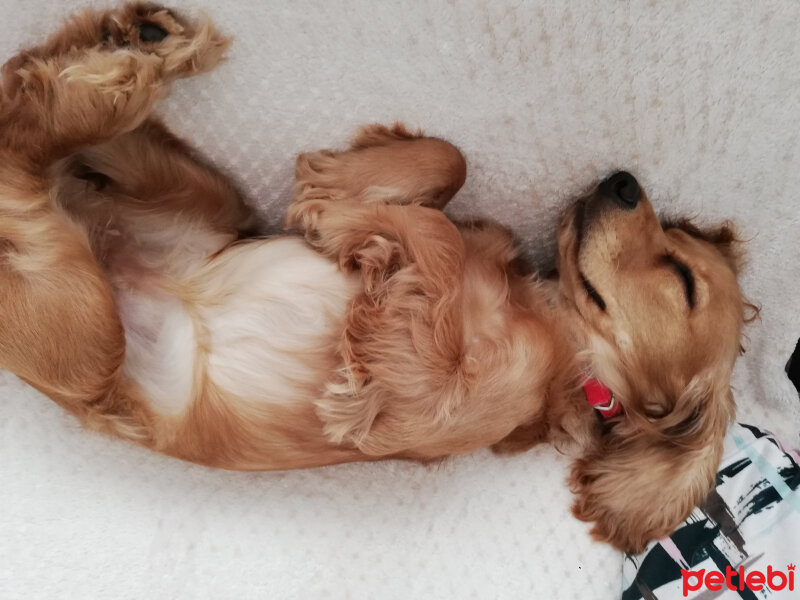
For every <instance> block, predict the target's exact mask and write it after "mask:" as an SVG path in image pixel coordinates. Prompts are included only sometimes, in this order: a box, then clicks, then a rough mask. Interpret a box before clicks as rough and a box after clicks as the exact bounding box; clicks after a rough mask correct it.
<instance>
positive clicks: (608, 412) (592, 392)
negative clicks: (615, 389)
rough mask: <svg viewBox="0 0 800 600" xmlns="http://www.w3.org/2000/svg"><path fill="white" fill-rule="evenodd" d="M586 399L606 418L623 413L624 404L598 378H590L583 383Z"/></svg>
mask: <svg viewBox="0 0 800 600" xmlns="http://www.w3.org/2000/svg"><path fill="white" fill-rule="evenodd" d="M583 392H584V393H585V394H586V401H587V402H588V403H589V404H591V405H592V407H593V408H594V409H595V410H596V411H597V412H599V413H600V414H601V415H602V416H603V418H604V419H610V418H611V417H616V416H617V415H621V414H622V405H621V404H620V403H619V402H618V401H617V399H616V398H614V394H612V393H611V390H609V389H608V388H607V387H606V386H604V385H603V384H602V383H600V381H599V380H598V379H589V380H587V381H586V383H584V384H583Z"/></svg>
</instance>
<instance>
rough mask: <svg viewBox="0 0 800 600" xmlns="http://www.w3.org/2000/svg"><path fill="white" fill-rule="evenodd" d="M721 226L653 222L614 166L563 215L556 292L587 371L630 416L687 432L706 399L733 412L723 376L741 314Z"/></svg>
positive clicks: (642, 197) (731, 255)
mask: <svg viewBox="0 0 800 600" xmlns="http://www.w3.org/2000/svg"><path fill="white" fill-rule="evenodd" d="M734 243H735V240H734V235H733V231H732V228H731V227H730V226H729V225H724V226H722V227H720V228H718V229H716V230H714V231H707V232H702V231H700V230H699V229H697V228H695V227H692V226H690V225H689V224H688V223H677V224H672V225H662V224H661V223H660V222H659V220H658V218H657V217H656V214H655V212H654V211H653V207H652V206H651V204H650V201H649V200H648V199H647V196H646V194H645V193H644V191H643V190H642V189H641V187H640V186H639V184H638V182H637V181H636V179H634V178H633V176H631V175H630V174H628V173H617V174H615V175H613V176H612V177H610V178H609V179H607V180H605V181H603V182H602V183H601V184H600V185H599V186H597V188H596V190H595V191H594V192H593V193H591V194H590V195H589V196H587V197H586V198H584V199H583V200H581V201H579V202H578V203H577V204H576V205H575V206H573V207H572V209H571V210H570V211H569V213H568V214H567V216H566V218H565V220H564V222H563V223H562V226H561V230H560V232H559V259H560V271H561V279H560V281H561V289H562V291H563V293H564V295H565V296H566V297H567V298H568V300H569V304H570V305H571V306H572V307H573V308H574V310H575V312H576V313H577V314H578V315H579V321H580V323H581V325H582V327H581V329H582V330H583V333H584V334H585V336H586V347H587V349H588V350H589V357H588V360H589V362H590V364H591V369H592V370H593V371H594V373H595V375H596V376H597V377H598V378H599V379H600V380H601V381H603V382H604V383H605V384H606V385H607V386H608V387H609V388H610V389H612V391H613V392H614V393H615V394H616V395H617V397H618V399H619V400H620V401H621V402H622V403H623V405H624V406H625V408H626V410H627V411H628V412H629V413H633V416H634V418H635V417H637V416H641V417H643V418H645V419H646V420H647V422H649V423H652V424H655V425H656V426H658V427H659V428H660V429H662V430H664V429H672V428H676V427H678V428H683V429H686V430H687V431H686V433H689V430H691V429H693V428H695V427H697V425H698V424H697V423H696V421H697V420H698V419H701V418H703V416H704V415H701V414H700V413H701V412H703V411H704V410H705V409H706V408H712V409H713V407H711V406H707V404H708V403H713V402H714V399H712V398H710V396H718V395H720V394H721V395H722V396H723V398H720V399H718V400H720V402H718V404H720V406H718V407H717V408H719V409H725V410H724V412H725V413H726V414H725V415H724V416H725V417H726V420H727V419H729V418H730V417H731V416H732V412H731V411H732V404H730V401H729V396H730V394H729V379H730V373H731V370H732V367H733V363H734V360H735V359H736V355H737V354H738V352H739V348H740V346H739V338H740V334H741V328H742V323H743V321H744V309H745V302H744V300H743V298H742V294H741V292H740V290H739V285H738V282H737V278H736V275H737V273H736V271H737V256H736V254H735V248H734Z"/></svg>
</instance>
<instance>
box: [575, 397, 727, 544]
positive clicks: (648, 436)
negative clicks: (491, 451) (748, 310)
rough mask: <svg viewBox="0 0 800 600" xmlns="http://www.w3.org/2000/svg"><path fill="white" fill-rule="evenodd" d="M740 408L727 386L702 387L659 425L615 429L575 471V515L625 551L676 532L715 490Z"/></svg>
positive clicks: (630, 424)
mask: <svg viewBox="0 0 800 600" xmlns="http://www.w3.org/2000/svg"><path fill="white" fill-rule="evenodd" d="M732 406H733V398H732V396H731V393H730V389H729V388H728V387H727V386H720V387H718V388H717V389H713V388H709V387H706V386H702V385H699V384H698V385H696V386H695V387H694V388H692V387H691V386H690V389H688V390H687V392H686V394H685V398H682V399H680V400H678V401H677V402H676V405H675V409H674V410H673V411H672V412H671V413H669V414H668V415H665V416H664V417H663V418H661V419H658V420H657V421H659V423H658V424H657V425H655V426H654V427H650V428H641V427H639V426H638V424H637V423H636V422H635V421H630V422H623V423H620V424H619V425H617V426H616V427H614V428H613V429H612V430H611V431H609V432H608V433H607V434H606V435H605V436H604V437H603V438H601V440H600V441H599V442H598V444H597V446H596V447H595V448H594V449H592V450H590V451H589V452H588V453H587V454H586V455H585V456H584V457H583V458H581V459H580V460H578V461H576V462H575V463H574V464H573V466H572V473H571V476H570V485H571V487H572V490H573V491H574V492H575V493H576V494H577V496H578V497H577V499H576V501H575V503H574V505H573V507H572V512H573V514H574V515H575V516H576V517H577V518H579V519H581V520H583V521H590V522H594V523H595V525H594V527H593V529H592V535H593V536H594V537H595V538H596V539H598V540H600V541H604V542H608V543H610V544H611V545H613V546H614V547H616V548H618V549H620V550H623V551H625V552H641V551H642V550H643V549H644V548H645V546H646V545H647V543H648V542H649V541H651V540H655V539H659V538H661V537H664V536H666V535H669V534H670V533H671V532H672V531H673V530H674V529H675V528H676V527H677V526H678V525H679V524H680V523H681V521H683V520H684V519H685V518H686V517H687V516H688V515H689V514H690V513H691V511H692V509H693V508H694V507H695V506H697V505H698V504H699V503H700V502H702V501H703V500H704V499H705V497H706V495H707V494H708V492H709V491H710V490H711V488H712V486H713V482H714V476H715V473H716V469H717V466H718V464H719V460H720V457H721V453H722V442H723V438H724V436H725V431H726V429H727V426H728V423H729V422H730V419H731V416H732V414H733V409H732Z"/></svg>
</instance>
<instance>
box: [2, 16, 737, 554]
mask: <svg viewBox="0 0 800 600" xmlns="http://www.w3.org/2000/svg"><path fill="white" fill-rule="evenodd" d="M228 44H229V40H228V38H226V37H225V36H223V35H221V34H220V33H219V32H218V31H217V30H216V29H215V28H214V26H213V25H212V24H211V23H210V22H209V21H204V22H191V21H189V20H187V19H185V18H183V17H181V16H180V15H178V14H177V13H176V12H174V11H171V10H168V9H165V8H162V7H159V6H156V5H152V4H143V3H134V4H128V5H125V6H123V7H122V8H120V9H116V10H111V11H94V12H85V13H82V14H80V15H78V16H76V17H74V18H73V19H72V20H71V21H69V22H68V23H67V24H66V25H65V26H64V27H63V28H62V29H61V30H60V31H59V32H57V33H56V34H55V35H54V36H52V37H51V38H50V39H49V40H48V41H47V42H45V43H44V44H43V45H41V46H38V47H36V48H33V49H30V50H27V51H23V52H21V53H20V54H19V55H18V56H16V57H14V58H12V59H11V60H10V61H9V62H8V63H7V64H6V65H5V66H4V67H3V70H2V92H1V93H2V95H1V96H0V217H1V218H0V247H1V248H2V254H0V366H1V367H2V368H5V369H8V370H10V371H13V372H14V373H16V374H17V375H18V376H19V377H20V378H22V379H23V380H25V381H26V382H28V383H30V384H31V385H32V386H34V387H36V388H37V389H39V390H41V391H42V392H43V393H45V394H46V395H48V396H49V397H51V398H52V399H53V400H55V401H56V402H57V403H59V404H60V405H61V406H63V407H64V408H65V409H67V410H68V411H70V412H71V413H72V414H74V415H76V416H77V417H78V418H79V419H80V420H81V421H82V422H83V423H84V424H85V425H86V426H87V427H89V428H92V429H95V430H98V431H103V432H106V433H110V434H113V435H116V436H118V437H121V438H125V439H128V440H132V441H134V442H136V443H138V444H141V445H143V446H145V447H148V448H150V449H152V450H155V451H158V452H161V453H164V454H166V455H170V456H173V457H177V458H180V459H184V460H189V461H193V462H196V463H200V464H204V465H208V466H213V467H221V468H226V469H237V470H269V469H291V468H304V467H312V466H319V465H326V464H333V463H342V462H349V461H364V460H379V459H387V458H401V459H413V460H421V461H427V460H433V459H437V458H440V457H444V456H448V455H452V454H456V453H463V452H470V451H473V450H475V449H478V448H483V447H486V446H491V447H492V448H493V449H494V450H495V451H497V452H518V451H522V450H525V449H527V448H530V447H532V446H533V445H535V444H537V443H540V442H544V441H550V442H553V443H555V444H557V445H559V446H561V445H572V446H574V447H575V448H577V451H578V452H579V453H581V454H582V456H581V458H580V459H579V460H577V461H576V463H575V465H574V467H573V472H572V475H571V483H572V485H573V487H574V489H575V491H576V493H577V494H578V499H577V501H576V505H575V507H574V512H575V514H576V515H577V516H578V517H579V518H582V519H585V520H590V521H595V522H596V526H595V529H594V534H595V535H596V537H598V539H603V540H605V541H608V542H610V543H612V544H614V545H615V546H617V547H619V548H623V549H626V550H637V549H640V548H641V547H642V546H643V545H644V543H645V542H646V541H647V540H649V539H652V538H653V537H657V536H661V535H665V534H667V533H669V531H670V530H671V529H672V528H673V527H674V526H676V525H677V524H678V523H679V522H680V520H681V519H682V518H683V517H685V516H686V514H688V511H689V510H690V509H691V506H693V505H694V503H695V502H696V501H697V500H698V499H700V498H701V497H702V496H703V494H704V493H705V492H706V491H707V490H708V489H709V488H710V485H711V482H712V478H713V473H714V469H715V468H716V465H717V462H718V458H719V452H720V448H721V443H722V436H723V434H724V431H725V427H726V426H727V424H728V422H729V421H730V420H731V418H732V416H733V412H734V405H733V401H732V398H731V393H730V386H729V379H730V374H731V369H732V365H733V362H734V360H735V357H736V353H737V351H738V348H739V337H740V330H741V326H742V323H743V321H744V308H745V300H744V299H743V297H742V295H741V292H740V291H739V287H738V284H737V280H736V257H735V251H734V241H733V240H734V238H733V234H732V231H731V229H730V228H728V227H723V228H720V229H719V230H717V231H715V232H701V231H699V230H697V229H694V228H693V227H691V226H689V225H688V224H677V225H675V226H668V227H662V226H661V224H660V223H659V221H658V219H657V218H656V215H655V213H654V211H653V209H652V206H651V205H650V203H649V201H648V199H647V197H646V195H645V194H644V192H643V191H642V190H641V189H640V187H639V185H638V183H637V182H636V180H635V179H634V178H633V177H632V176H630V175H628V174H626V173H620V174H617V175H615V176H613V177H611V178H609V179H608V180H606V181H604V182H603V183H601V184H600V185H599V186H598V187H597V188H596V189H595V190H594V191H592V192H591V193H589V194H588V195H587V196H586V197H585V198H584V199H583V200H582V201H581V202H580V203H579V204H577V205H575V206H574V207H573V208H572V209H570V211H568V213H567V215H566V217H565V220H564V222H563V224H562V227H561V229H560V231H559V235H558V246H559V255H560V259H559V262H560V265H559V269H560V274H559V277H558V278H557V279H551V280H545V279H541V278H539V277H537V276H536V275H535V274H534V273H533V272H531V270H530V269H529V268H528V267H527V266H526V265H525V264H524V262H523V261H522V260H521V259H520V257H519V250H518V248H517V245H516V243H515V241H514V238H513V237H512V235H511V234H510V233H509V232H508V231H507V230H506V229H504V228H503V227H501V226H500V225H498V224H495V223H492V222H489V221H474V222H465V223H455V222H453V221H451V220H449V219H448V218H447V217H446V216H445V215H444V213H443V212H442V210H441V209H442V208H443V207H444V206H445V205H446V204H447V202H448V201H449V200H450V199H451V198H452V197H453V195H454V194H455V193H456V192H457V191H458V190H459V189H460V187H461V186H462V184H463V183H464V180H465V177H466V162H465V160H464V157H463V156H462V155H461V153H460V151H459V150H458V149H457V148H456V147H455V146H453V145H452V144H449V143H448V142H445V141H443V140H439V139H436V138H430V137H425V136H423V135H422V133H420V132H412V131H409V130H408V129H406V128H405V127H404V126H402V125H394V126H391V127H386V126H380V125H374V126H369V127H366V128H364V129H363V130H362V131H361V132H360V133H359V134H358V135H357V136H356V138H355V139H354V140H353V142H352V143H351V145H350V147H349V148H348V149H347V150H345V151H341V152H334V151H319V152H312V153H307V154H302V155H300V156H299V158H298V160H297V167H296V178H297V182H296V186H295V193H294V198H293V200H292V203H291V205H290V206H289V208H288V212H287V220H286V222H287V226H289V227H292V228H295V229H296V231H297V233H295V234H290V235H284V236H278V237H274V238H271V239H262V238H257V237H251V236H249V234H248V232H249V231H250V230H251V229H252V227H253V220H252V215H251V214H250V211H249V210H248V209H247V207H246V205H245V204H244V202H243V201H242V199H241V198H240V197H239V195H238V194H237V193H236V191H235V188H234V186H233V185H232V184H231V183H230V182H229V181H228V180H227V179H226V178H225V177H224V176H222V175H221V174H220V173H219V172H217V171H216V170H215V169H214V168H213V167H211V166H210V165H207V164H205V162H204V161H203V160H202V158H200V157H198V156H197V154H196V153H195V152H194V151H193V150H192V148H191V147H190V146H188V145H187V144H186V143H185V142H183V141H181V140H179V139H178V138H176V137H175V136H174V135H172V134H171V133H170V132H169V131H168V130H167V128H166V127H165V126H164V125H163V124H161V123H160V122H158V121H157V120H156V119H154V118H153V117H152V115H151V109H152V107H153V105H154V104H155V102H156V101H157V100H158V99H159V98H160V97H162V96H163V95H164V93H165V92H166V91H167V89H168V87H169V85H170V84H171V82H172V81H174V80H176V79H178V78H181V77H186V76H190V75H194V74H198V73H202V72H205V71H208V70H210V69H211V68H213V67H214V66H216V64H218V63H219V61H220V60H221V59H222V57H223V54H224V51H225V49H226V48H227V46H228ZM589 377H591V378H596V379H598V380H600V381H602V382H603V383H604V384H605V385H606V386H607V387H608V388H609V389H610V390H612V391H613V394H614V398H615V400H616V401H618V402H619V403H620V404H621V405H622V406H623V407H624V411H625V416H624V417H623V418H619V417H617V418H615V419H612V420H611V421H609V422H607V423H604V424H601V423H599V421H598V419H597V417H596V415H595V413H594V411H593V409H592V408H591V407H590V406H589V404H588V403H587V402H586V401H585V399H584V398H583V391H582V390H581V384H582V383H583V381H584V380H585V379H587V378H589Z"/></svg>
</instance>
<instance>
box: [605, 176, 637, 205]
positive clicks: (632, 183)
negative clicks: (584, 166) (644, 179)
mask: <svg viewBox="0 0 800 600" xmlns="http://www.w3.org/2000/svg"><path fill="white" fill-rule="evenodd" d="M597 191H598V192H600V194H602V195H603V196H607V197H609V198H611V199H613V200H614V202H616V203H617V205H618V206H619V207H620V208H624V209H626V210H631V209H634V208H636V205H637V204H639V199H640V198H641V197H642V190H641V188H640V187H639V182H638V181H636V178H635V177H634V176H633V175H631V174H630V173H626V172H625V171H620V172H619V173H614V174H613V175H612V176H611V177H609V178H608V179H606V180H605V181H603V182H602V183H601V184H600V185H599V186H598V188H597Z"/></svg>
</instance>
